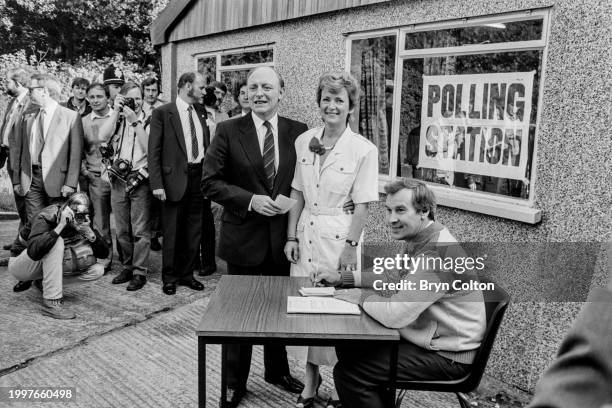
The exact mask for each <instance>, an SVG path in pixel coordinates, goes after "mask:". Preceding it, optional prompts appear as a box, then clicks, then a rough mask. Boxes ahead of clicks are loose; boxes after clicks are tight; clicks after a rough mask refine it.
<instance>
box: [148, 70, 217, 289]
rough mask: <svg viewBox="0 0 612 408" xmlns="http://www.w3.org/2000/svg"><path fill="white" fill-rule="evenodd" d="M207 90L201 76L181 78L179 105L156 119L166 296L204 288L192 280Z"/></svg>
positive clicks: (153, 147) (154, 155) (153, 168)
mask: <svg viewBox="0 0 612 408" xmlns="http://www.w3.org/2000/svg"><path fill="white" fill-rule="evenodd" d="M205 86H206V84H205V83H204V78H203V77H202V76H201V75H200V74H197V73H194V72H188V73H185V74H183V75H181V77H180V78H179V81H178V89H179V92H178V97H177V98H176V102H174V103H168V104H166V105H163V106H160V107H158V108H157V109H155V110H153V114H152V117H151V125H150V126H151V127H150V133H149V151H148V164H149V183H150V185H151V190H153V195H154V196H155V197H156V198H157V199H159V200H161V201H162V202H163V208H162V231H163V235H164V241H163V248H162V281H163V287H162V289H163V291H164V293H165V294H167V295H174V294H175V293H176V285H185V286H188V287H190V288H191V289H193V290H202V289H204V285H202V283H200V282H199V281H197V280H196V279H195V278H194V277H193V265H194V263H195V261H196V258H197V257H198V256H199V246H200V236H201V232H202V231H201V228H200V227H201V225H202V206H203V205H204V202H203V197H202V191H201V190H200V181H201V179H202V160H203V158H204V152H205V151H206V149H207V148H208V145H209V143H210V135H209V133H208V127H207V126H206V111H205V110H204V108H203V107H201V105H200V103H201V100H202V90H203V89H204V88H205ZM209 210H210V209H209Z"/></svg>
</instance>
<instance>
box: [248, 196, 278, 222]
mask: <svg viewBox="0 0 612 408" xmlns="http://www.w3.org/2000/svg"><path fill="white" fill-rule="evenodd" d="M251 209H252V210H253V211H255V212H256V213H259V214H261V215H265V216H267V217H272V216H274V215H276V214H279V213H280V211H281V209H280V207H279V206H278V205H276V203H275V202H274V200H272V199H271V198H270V197H268V196H267V195H258V194H255V195H253V199H252V200H251Z"/></svg>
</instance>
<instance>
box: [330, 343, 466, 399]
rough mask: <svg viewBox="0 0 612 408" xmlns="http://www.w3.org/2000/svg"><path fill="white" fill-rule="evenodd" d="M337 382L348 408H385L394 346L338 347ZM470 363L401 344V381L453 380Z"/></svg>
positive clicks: (408, 344)
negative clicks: (391, 347)
mask: <svg viewBox="0 0 612 408" xmlns="http://www.w3.org/2000/svg"><path fill="white" fill-rule="evenodd" d="M336 354H337V356H338V363H337V364H336V366H335V367H334V382H335V383H336V390H338V395H339V396H340V401H342V406H343V407H344V408H383V407H384V406H385V402H384V401H385V400H386V398H385V395H384V386H385V385H386V384H388V383H389V365H390V349H389V348H388V347H383V346H368V347H363V346H361V347H359V346H355V347H336ZM469 369H470V365H469V364H461V363H457V362H455V361H453V360H449V359H447V358H444V357H442V356H441V355H439V354H438V353H436V352H434V351H431V350H426V349H424V348H421V347H418V346H416V345H414V344H412V343H409V342H407V341H403V342H401V343H400V345H399V352H398V367H397V380H398V381H410V380H452V379H457V378H460V377H463V376H464V375H465V374H466V373H467V372H468V371H469Z"/></svg>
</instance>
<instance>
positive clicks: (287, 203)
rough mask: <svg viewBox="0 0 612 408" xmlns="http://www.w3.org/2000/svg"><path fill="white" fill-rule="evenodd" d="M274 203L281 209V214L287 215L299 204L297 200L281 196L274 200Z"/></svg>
mask: <svg viewBox="0 0 612 408" xmlns="http://www.w3.org/2000/svg"><path fill="white" fill-rule="evenodd" d="M274 203H275V204H276V205H278V206H279V207H280V208H281V214H285V213H286V212H287V211H289V210H290V209H291V207H293V206H294V205H295V203H297V200H294V199H293V198H289V197H287V196H284V195H282V194H279V195H277V196H276V200H274Z"/></svg>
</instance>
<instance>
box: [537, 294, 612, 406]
mask: <svg viewBox="0 0 612 408" xmlns="http://www.w3.org/2000/svg"><path fill="white" fill-rule="evenodd" d="M611 302H612V291H610V290H606V289H603V288H599V289H595V290H594V291H593V293H592V295H591V296H590V298H589V300H588V301H587V303H585V306H584V308H583V309H582V311H581V312H580V314H579V315H578V318H577V319H576V321H575V322H574V324H573V326H572V328H571V329H570V331H569V332H568V334H567V336H566V337H565V339H564V340H563V343H562V344H561V348H560V349H559V354H558V356H557V358H556V359H555V361H554V362H553V363H552V365H551V366H550V367H549V368H548V370H547V371H546V372H545V373H544V375H543V376H542V378H541V379H540V381H539V383H538V386H537V387H536V392H535V394H534V398H533V401H532V402H531V404H529V408H576V407H583V408H602V407H603V406H604V405H605V404H612V303H611ZM606 406H608V405H606Z"/></svg>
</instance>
